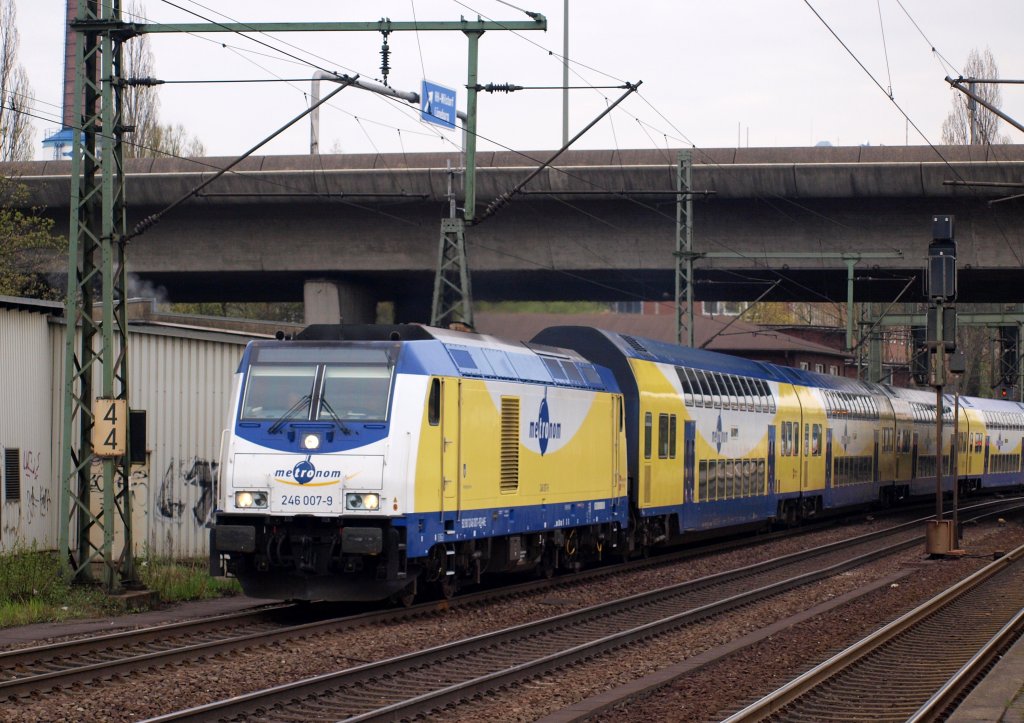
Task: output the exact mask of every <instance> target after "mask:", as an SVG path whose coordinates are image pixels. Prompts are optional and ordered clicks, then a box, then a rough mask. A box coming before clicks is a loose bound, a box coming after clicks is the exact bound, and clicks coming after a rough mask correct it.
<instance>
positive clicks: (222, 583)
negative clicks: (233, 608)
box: [135, 557, 242, 602]
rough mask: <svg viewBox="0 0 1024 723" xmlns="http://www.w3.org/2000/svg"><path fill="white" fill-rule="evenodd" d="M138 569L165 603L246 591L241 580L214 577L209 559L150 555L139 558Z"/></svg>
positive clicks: (143, 578)
mask: <svg viewBox="0 0 1024 723" xmlns="http://www.w3.org/2000/svg"><path fill="white" fill-rule="evenodd" d="M135 569H136V571H137V572H138V574H139V578H140V579H141V580H142V584H143V585H144V586H145V587H146V588H147V589H148V590H155V591H156V592H157V593H158V594H159V595H160V600H162V601H163V602H179V601H182V600H203V599H206V598H212V597H224V596H225V595H241V594H242V587H241V585H239V584H238V581H237V580H235V579H229V578H223V577H210V573H209V563H208V562H207V561H206V560H184V561H174V560H168V559H161V558H153V557H150V558H143V559H142V560H138V561H136V567H135Z"/></svg>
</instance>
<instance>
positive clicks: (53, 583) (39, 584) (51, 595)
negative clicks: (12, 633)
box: [0, 544, 113, 627]
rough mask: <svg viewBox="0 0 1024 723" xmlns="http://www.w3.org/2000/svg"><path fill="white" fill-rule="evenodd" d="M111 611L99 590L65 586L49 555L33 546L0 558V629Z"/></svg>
mask: <svg viewBox="0 0 1024 723" xmlns="http://www.w3.org/2000/svg"><path fill="white" fill-rule="evenodd" d="M112 610H113V606H112V605H111V603H110V601H109V600H108V599H107V596H106V595H105V594H104V593H103V592H102V591H101V590H99V589H98V588H94V587H87V586H82V585H69V584H68V583H66V582H65V581H64V579H63V578H62V577H61V571H60V564H59V563H58V562H57V557H56V555H54V554H53V553H52V552H49V551H46V550H39V549H38V548H37V547H36V546H35V545H34V544H33V545H32V547H28V548H18V549H15V550H14V551H13V552H11V553H7V554H3V555H0V627H10V626H12V625H27V624H29V623H39V622H53V621H61V620H71V619H74V618H82V617H93V616H96V615H107V614H109V613H110V612H111V611H112Z"/></svg>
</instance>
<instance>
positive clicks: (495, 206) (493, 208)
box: [476, 80, 643, 224]
mask: <svg viewBox="0 0 1024 723" xmlns="http://www.w3.org/2000/svg"><path fill="white" fill-rule="evenodd" d="M642 84H643V81H642V80H638V81H637V82H636V83H626V84H625V85H623V86H619V87H621V88H625V89H626V92H625V93H623V94H622V95H620V96H619V97H618V98H617V99H616V100H615V102H614V103H612V104H611V105H609V106H608V107H607V108H605V109H604V110H603V111H601V113H599V114H598V116H597V117H596V118H594V120H592V121H590V123H588V124H587V125H586V126H585V127H584V128H583V130H581V131H580V132H579V133H577V134H576V135H574V136H573V137H572V138H570V139H569V140H568V141H567V142H566V143H565V144H564V145H563V146H562V147H561V148H559V149H558V150H557V151H555V154H554V155H553V156H551V158H549V159H548V160H546V161H545V162H544V163H542V164H541V165H539V166H537V168H535V169H534V171H533V173H531V174H530V175H529V176H527V177H526V178H525V179H523V180H522V181H520V182H519V183H517V184H516V185H515V186H513V187H512V188H511V189H510V190H508V191H506V192H505V193H503V194H501V195H500V196H498V197H497V198H496V199H494V200H493V201H491V203H490V205H489V206H487V209H486V210H485V211H484V212H483V214H482V215H481V216H480V218H478V219H477V220H476V223H478V224H479V223H482V222H483V221H485V220H486V219H488V218H490V217H491V216H493V215H494V214H495V213H497V212H498V210H499V209H501V208H502V207H503V206H505V205H507V204H508V202H509V201H510V200H511V199H512V197H513V196H515V195H516V194H517V193H519V192H520V191H522V190H523V188H524V187H525V186H526V185H527V184H528V183H529V182H530V181H532V180H533V179H534V178H536V177H537V176H538V175H539V174H540V172H541V171H543V170H544V169H545V168H547V167H548V166H550V165H551V164H552V163H554V162H555V160H556V159H557V158H558V157H559V156H560V155H562V154H563V153H565V152H566V151H567V150H568V149H569V147H570V146H572V144H573V143H575V142H576V141H578V140H579V139H580V138H582V137H583V136H584V135H585V134H586V133H587V131H589V130H590V129H591V128H593V127H594V126H595V125H597V124H598V123H599V122H600V121H601V119H602V118H604V117H605V116H606V115H608V114H609V113H611V112H612V111H613V110H614V109H615V107H616V106H618V105H619V103H621V102H622V101H624V100H625V99H626V98H628V97H629V96H630V95H632V94H633V93H634V92H636V90H637V88H639V87H640V86H641V85H642Z"/></svg>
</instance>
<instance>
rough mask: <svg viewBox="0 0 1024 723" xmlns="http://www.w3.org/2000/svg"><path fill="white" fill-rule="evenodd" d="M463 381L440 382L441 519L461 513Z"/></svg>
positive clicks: (449, 380) (443, 380)
mask: <svg viewBox="0 0 1024 723" xmlns="http://www.w3.org/2000/svg"><path fill="white" fill-rule="evenodd" d="M461 392H462V380H461V379H453V378H450V377H447V378H445V377H443V378H442V379H441V515H442V517H443V516H444V514H445V513H446V512H457V511H458V509H459V473H460V470H459V459H460V444H461V442H460V439H461V434H460V427H461V417H462V404H461V401H462V394H461Z"/></svg>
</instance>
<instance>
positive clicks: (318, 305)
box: [302, 279, 377, 324]
mask: <svg viewBox="0 0 1024 723" xmlns="http://www.w3.org/2000/svg"><path fill="white" fill-rule="evenodd" d="M302 300H303V316H304V319H305V322H306V323H307V324H339V323H341V324H372V323H374V322H375V321H376V320H377V300H376V299H375V298H374V297H373V296H372V295H370V294H369V293H367V291H366V290H365V289H364V288H362V287H360V286H356V285H354V284H346V283H342V282H338V281H333V280H331V279H309V280H308V281H306V282H305V284H303V288H302Z"/></svg>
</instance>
